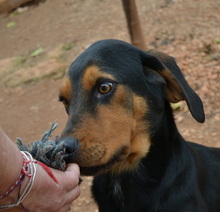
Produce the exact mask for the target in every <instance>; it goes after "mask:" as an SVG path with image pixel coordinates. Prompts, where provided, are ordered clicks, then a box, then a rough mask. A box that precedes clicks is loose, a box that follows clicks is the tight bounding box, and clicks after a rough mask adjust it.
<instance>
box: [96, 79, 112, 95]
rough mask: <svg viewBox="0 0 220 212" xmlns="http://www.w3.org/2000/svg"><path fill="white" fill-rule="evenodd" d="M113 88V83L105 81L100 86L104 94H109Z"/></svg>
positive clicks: (100, 90)
mask: <svg viewBox="0 0 220 212" xmlns="http://www.w3.org/2000/svg"><path fill="white" fill-rule="evenodd" d="M111 90H112V83H110V82H105V83H102V84H101V85H100V86H99V92H100V93H102V94H107V93H109V92H110V91H111Z"/></svg>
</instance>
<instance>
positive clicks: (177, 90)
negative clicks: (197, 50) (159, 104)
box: [144, 50, 205, 123]
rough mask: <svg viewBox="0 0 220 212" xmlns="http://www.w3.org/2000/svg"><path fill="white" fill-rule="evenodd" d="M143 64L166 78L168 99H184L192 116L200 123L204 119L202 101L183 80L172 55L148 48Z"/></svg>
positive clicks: (171, 100)
mask: <svg viewBox="0 0 220 212" xmlns="http://www.w3.org/2000/svg"><path fill="white" fill-rule="evenodd" d="M144 65H146V66H147V67H148V68H150V69H152V70H154V71H156V72H157V73H158V74H160V75H161V76H162V77H163V78H164V79H165V80H166V96H167V97H166V98H167V100H168V101H170V102H172V103H175V102H179V101H181V100H185V101H186V103H187V105H188V108H189V110H190V112H191V114H192V116H193V117H194V118H195V119H196V120H197V121H198V122H200V123H203V122H204V121H205V115H204V110H203V104H202V101H201V99H200V98H199V96H198V95H197V94H196V93H195V92H194V91H193V89H192V88H191V87H190V86H189V84H188V83H187V81H186V80H185V78H184V76H183V74H182V72H181V70H180V68H179V67H178V65H177V64H176V62H175V59H174V58H173V57H170V56H169V55H167V54H164V53H162V52H158V51H155V50H150V51H147V52H146V55H145V59H144Z"/></svg>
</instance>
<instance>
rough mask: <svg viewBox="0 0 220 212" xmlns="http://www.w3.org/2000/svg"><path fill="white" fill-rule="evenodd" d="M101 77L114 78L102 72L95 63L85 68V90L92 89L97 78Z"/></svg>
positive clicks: (83, 82) (83, 81)
mask: <svg viewBox="0 0 220 212" xmlns="http://www.w3.org/2000/svg"><path fill="white" fill-rule="evenodd" d="M100 78H108V79H112V80H114V78H113V77H112V75H110V74H106V73H102V72H101V71H100V70H99V68H98V67H97V66H95V65H93V66H89V67H88V68H87V69H86V70H85V74H84V76H83V80H82V84H83V88H84V90H86V91H89V90H91V89H92V88H93V87H94V86H95V84H96V82H97V80H98V79H100Z"/></svg>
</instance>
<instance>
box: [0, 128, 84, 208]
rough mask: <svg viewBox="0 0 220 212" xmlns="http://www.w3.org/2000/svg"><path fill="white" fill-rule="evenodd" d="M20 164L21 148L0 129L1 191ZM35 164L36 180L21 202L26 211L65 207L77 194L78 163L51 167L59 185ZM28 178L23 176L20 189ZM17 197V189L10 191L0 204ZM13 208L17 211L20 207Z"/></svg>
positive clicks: (18, 170) (7, 185)
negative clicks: (58, 168)
mask: <svg viewBox="0 0 220 212" xmlns="http://www.w3.org/2000/svg"><path fill="white" fill-rule="evenodd" d="M22 165H23V158H22V155H21V153H20V151H19V150H18V148H17V147H16V145H15V144H14V143H13V142H11V140H10V139H9V138H8V137H7V136H6V135H5V134H4V132H3V131H2V130H1V129H0V170H1V172H0V195H1V194H2V193H4V192H5V191H6V190H7V189H8V188H9V187H10V186H11V185H13V184H14V182H15V181H16V179H17V178H18V176H19V174H20V172H21V168H22ZM36 167H37V173H36V178H35V181H34V184H33V187H32V189H31V191H30V193H29V194H28V196H27V197H26V198H25V200H24V201H23V203H22V204H23V206H24V207H25V208H26V209H27V210H28V211H29V212H33V211H34V212H38V211H41V212H44V211H45V212H46V211H50V212H53V211H54V212H55V211H56V212H63V211H67V210H68V209H69V207H70V204H71V202H72V201H73V200H75V199H76V198H77V197H78V196H79V194H80V188H79V186H78V183H79V167H78V166H77V165H76V164H70V165H68V167H67V170H66V171H65V172H62V171H58V170H55V169H51V170H52V172H53V174H54V176H55V177H56V178H57V180H58V182H59V184H58V186H57V184H56V183H55V182H54V181H53V180H52V178H51V177H50V176H49V175H48V174H47V172H46V171H45V170H44V169H43V168H42V167H41V166H40V165H39V164H36ZM27 181H28V179H27V177H26V178H25V180H24V182H23V183H22V186H21V192H22V189H24V186H25V185H26V183H27ZM16 201H17V192H14V191H13V192H12V193H11V194H10V195H8V196H7V197H5V198H4V199H2V200H0V205H5V204H9V203H14V202H16ZM20 208H21V207H20ZM16 209H17V211H19V207H16ZM7 211H10V210H7ZM11 211H15V208H12V209H11Z"/></svg>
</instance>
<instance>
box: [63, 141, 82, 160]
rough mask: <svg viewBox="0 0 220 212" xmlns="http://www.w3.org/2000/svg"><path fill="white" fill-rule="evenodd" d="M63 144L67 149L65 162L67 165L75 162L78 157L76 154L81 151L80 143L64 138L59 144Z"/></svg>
mask: <svg viewBox="0 0 220 212" xmlns="http://www.w3.org/2000/svg"><path fill="white" fill-rule="evenodd" d="M60 142H62V143H63V148H64V149H65V157H64V160H65V161H66V163H71V162H74V159H75V157H76V152H77V150H78V149H79V141H78V140H77V139H75V138H71V137H64V138H62V139H61V140H60V141H59V143H60Z"/></svg>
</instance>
